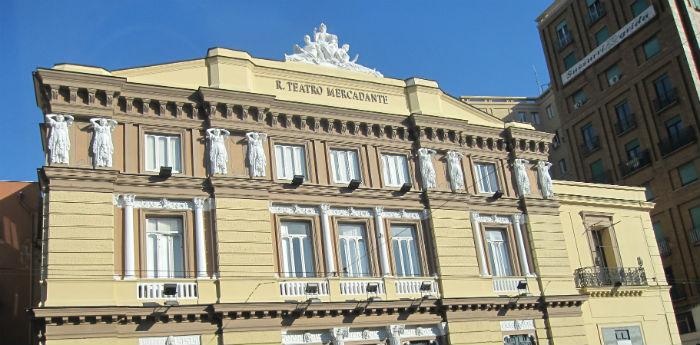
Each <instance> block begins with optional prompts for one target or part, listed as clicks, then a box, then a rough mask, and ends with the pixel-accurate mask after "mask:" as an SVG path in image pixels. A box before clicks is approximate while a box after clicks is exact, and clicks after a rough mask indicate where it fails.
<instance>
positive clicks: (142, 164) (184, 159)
mask: <svg viewBox="0 0 700 345" xmlns="http://www.w3.org/2000/svg"><path fill="white" fill-rule="evenodd" d="M187 134H188V133H187V131H186V130H185V129H180V128H172V127H162V126H151V125H138V135H139V138H138V152H139V153H138V160H139V167H138V169H139V173H140V174H145V175H158V173H159V172H160V168H159V169H158V170H155V171H152V170H147V169H146V150H147V149H148V147H147V141H146V135H161V136H179V137H180V171H175V169H173V171H172V173H173V175H187V174H190V166H191V158H192V157H191V155H190V154H189V152H188V151H189V150H188V148H189V147H190V146H191V142H190V137H189V136H188V135H187ZM125 159H126V158H125Z"/></svg>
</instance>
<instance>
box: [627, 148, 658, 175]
mask: <svg viewBox="0 0 700 345" xmlns="http://www.w3.org/2000/svg"><path fill="white" fill-rule="evenodd" d="M649 164H651V154H650V153H649V150H642V151H640V152H639V155H638V156H637V157H635V158H632V159H630V160H628V161H627V162H624V163H620V173H621V174H622V176H627V175H630V174H632V173H634V172H636V171H638V170H640V169H642V168H644V167H645V166H647V165H649Z"/></svg>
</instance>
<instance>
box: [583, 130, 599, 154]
mask: <svg viewBox="0 0 700 345" xmlns="http://www.w3.org/2000/svg"><path fill="white" fill-rule="evenodd" d="M599 148H600V137H599V136H597V135H596V136H594V137H591V139H590V141H588V142H585V143H583V144H581V153H583V155H584V156H588V155H590V154H591V153H593V152H595V151H597V150H598V149H599Z"/></svg>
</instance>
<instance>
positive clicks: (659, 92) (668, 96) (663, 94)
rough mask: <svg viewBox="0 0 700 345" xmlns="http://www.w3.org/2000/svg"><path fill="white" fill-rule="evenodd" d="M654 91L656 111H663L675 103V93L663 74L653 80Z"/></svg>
mask: <svg viewBox="0 0 700 345" xmlns="http://www.w3.org/2000/svg"><path fill="white" fill-rule="evenodd" d="M654 90H655V91H656V97H657V100H656V104H655V105H656V110H659V109H663V108H664V107H666V106H668V105H670V104H671V103H673V102H675V101H676V91H675V89H674V87H673V83H672V82H671V78H669V76H668V75H666V74H664V75H662V76H661V77H659V78H658V79H656V80H654Z"/></svg>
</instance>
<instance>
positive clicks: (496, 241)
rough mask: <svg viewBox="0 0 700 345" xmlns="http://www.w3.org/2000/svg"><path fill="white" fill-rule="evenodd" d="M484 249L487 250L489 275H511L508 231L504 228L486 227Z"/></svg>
mask: <svg viewBox="0 0 700 345" xmlns="http://www.w3.org/2000/svg"><path fill="white" fill-rule="evenodd" d="M486 249H487V251H488V256H489V263H490V269H491V275H492V276H497V277H503V276H512V275H513V266H512V264H511V259H510V247H509V245H508V233H507V232H506V231H505V230H504V229H486Z"/></svg>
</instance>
